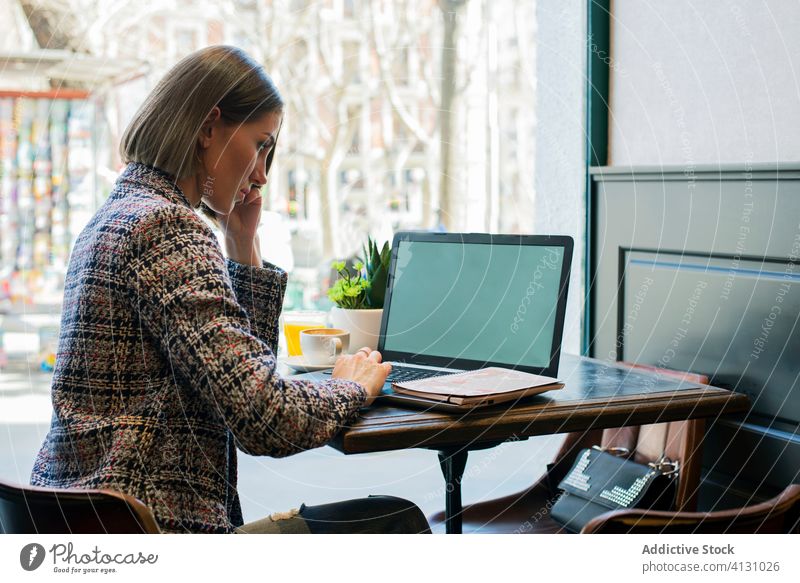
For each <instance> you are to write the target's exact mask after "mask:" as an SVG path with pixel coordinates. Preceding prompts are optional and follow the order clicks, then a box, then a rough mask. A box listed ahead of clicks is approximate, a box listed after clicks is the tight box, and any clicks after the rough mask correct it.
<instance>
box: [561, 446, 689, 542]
mask: <svg viewBox="0 0 800 583" xmlns="http://www.w3.org/2000/svg"><path fill="white" fill-rule="evenodd" d="M610 451H617V452H620V450H619V449H618V448H613V449H612V450H608V451H607V450H603V449H600V448H597V447H595V448H592V449H584V450H582V451H581V452H580V453H579V454H578V458H577V460H576V461H575V464H574V465H573V466H572V469H571V470H570V471H569V473H567V475H566V477H565V478H564V479H563V480H561V482H560V483H559V484H558V487H559V488H560V489H561V490H563V493H562V494H561V496H560V497H559V499H558V501H557V502H556V503H555V504H554V505H553V507H552V509H551V510H550V516H551V517H552V518H553V520H555V521H556V522H558V523H559V524H561V525H563V526H564V527H565V528H566V529H567V530H568V531H570V532H580V530H581V529H582V528H583V527H584V526H585V525H586V524H587V523H588V522H589V521H590V520H591V519H592V518H594V517H595V516H599V515H601V514H603V513H605V512H609V511H610V510H619V509H623V508H648V509H653V510H672V509H673V508H672V507H673V505H674V504H675V494H676V490H677V479H676V478H677V475H678V464H677V462H671V461H669V460H668V459H666V458H663V457H662V458H661V459H660V460H659V461H658V462H655V463H650V464H647V465H644V464H640V463H636V462H633V461H631V460H628V459H625V458H624V457H618V456H617V455H612V454H611V453H610ZM624 451H627V450H624Z"/></svg>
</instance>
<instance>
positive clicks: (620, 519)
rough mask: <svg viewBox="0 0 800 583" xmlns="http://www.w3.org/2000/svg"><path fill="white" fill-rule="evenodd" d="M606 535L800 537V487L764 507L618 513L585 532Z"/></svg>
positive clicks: (600, 519) (604, 516)
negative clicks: (660, 534)
mask: <svg viewBox="0 0 800 583" xmlns="http://www.w3.org/2000/svg"><path fill="white" fill-rule="evenodd" d="M581 532H583V533H604V534H622V533H637V534H655V533H664V534H687V533H696V534H753V533H770V534H800V484H792V485H790V486H788V487H787V488H786V489H785V490H783V492H781V493H780V494H779V495H778V496H776V497H775V498H771V499H770V500H767V501H765V502H761V503H760V504H754V505H752V506H746V507H744V508H734V509H732V510H719V511H716V512H657V511H647V510H636V509H634V510H616V511H614V512H607V513H606V514H602V515H600V516H598V517H597V518H594V519H593V520H591V521H590V522H589V523H588V524H587V525H586V526H585V527H584V528H583V530H582V531H581Z"/></svg>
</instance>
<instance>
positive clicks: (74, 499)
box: [0, 482, 159, 534]
mask: <svg viewBox="0 0 800 583" xmlns="http://www.w3.org/2000/svg"><path fill="white" fill-rule="evenodd" d="M158 532H159V528H158V525H157V524H156V521H155V518H154V517H153V513H152V512H151V511H150V509H149V508H148V507H147V506H145V505H144V504H143V503H142V502H141V501H139V500H137V499H136V498H134V497H132V496H128V495H126V494H122V493H121V492H115V491H113V490H77V489H57V488H39V487H35V486H20V485H16V484H9V483H8V482H0V534H96V533H109V534H116V533H128V534H134V533H158Z"/></svg>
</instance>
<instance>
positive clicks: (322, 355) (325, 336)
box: [300, 328, 350, 364]
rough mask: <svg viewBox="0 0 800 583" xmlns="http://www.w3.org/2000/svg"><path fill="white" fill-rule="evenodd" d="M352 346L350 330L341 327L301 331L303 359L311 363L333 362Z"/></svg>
mask: <svg viewBox="0 0 800 583" xmlns="http://www.w3.org/2000/svg"><path fill="white" fill-rule="evenodd" d="M349 347H350V332H348V331H347V330H342V329H340V328H309V329H308V330H301V331H300V348H302V350H303V360H305V361H307V362H308V363H309V364H333V363H334V362H336V359H337V358H338V357H339V355H341V354H346V353H347V349H348V348H349Z"/></svg>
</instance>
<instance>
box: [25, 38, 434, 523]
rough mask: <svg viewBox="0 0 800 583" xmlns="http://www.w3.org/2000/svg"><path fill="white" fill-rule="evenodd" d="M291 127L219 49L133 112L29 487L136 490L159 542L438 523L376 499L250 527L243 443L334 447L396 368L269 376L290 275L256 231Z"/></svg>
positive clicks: (250, 65) (85, 266) (339, 367)
mask: <svg viewBox="0 0 800 583" xmlns="http://www.w3.org/2000/svg"><path fill="white" fill-rule="evenodd" d="M282 119H283V102H282V100H281V97H280V95H279V94H278V91H277V90H276V89H275V87H274V85H273V83H272V81H271V79H270V78H269V77H268V76H267V75H266V73H265V72H264V71H263V69H262V68H261V67H260V66H259V65H258V64H256V63H255V62H254V61H252V60H251V59H250V58H249V57H248V56H247V55H245V54H244V53H243V52H242V51H240V50H238V49H236V48H233V47H225V46H217V47H210V48H207V49H203V50H201V51H198V52H196V53H194V54H192V55H190V56H188V57H186V58H185V59H183V60H182V61H181V62H180V63H178V64H177V65H176V66H175V67H174V68H173V69H172V70H171V71H169V72H168V73H167V75H166V76H165V77H164V79H162V80H161V82H160V83H159V84H158V85H157V87H156V88H155V89H154V90H153V92H152V93H151V94H150V95H149V96H148V98H147V100H146V101H145V103H144V104H143V105H142V107H141V108H140V110H139V111H138V112H137V114H136V115H135V116H134V118H133V120H132V121H131V123H130V125H129V126H128V128H127V130H126V131H125V134H124V135H123V137H122V143H121V153H122V157H123V159H124V160H125V161H126V162H128V166H127V168H126V169H125V170H124V172H123V173H122V175H121V176H120V177H119V179H118V180H117V183H116V184H115V186H114V189H113V190H112V192H111V194H110V196H109V198H108V200H107V201H106V202H105V203H104V204H103V206H102V207H101V208H100V209H99V210H98V212H97V214H96V215H95V216H94V217H93V218H92V220H91V221H90V222H89V224H88V225H87V227H86V228H85V229H84V231H83V232H82V233H81V234H80V236H79V237H78V239H77V241H76V242H75V247H74V249H73V251H72V255H71V257H70V263H69V269H68V272H67V277H66V281H65V285H64V305H63V316H62V325H61V336H60V338H59V347H58V354H57V361H56V370H55V373H54V376H53V385H52V397H53V407H54V413H53V419H52V425H51V428H50V432H49V433H48V435H47V437H46V438H45V441H44V444H43V445H42V448H41V451H40V452H39V454H38V456H37V459H36V462H35V465H34V468H33V473H32V477H31V483H32V484H34V485H40V486H49V487H62V488H69V487H77V488H111V489H115V490H119V491H122V492H125V493H127V494H130V495H133V496H135V497H137V498H139V499H140V500H142V501H143V502H145V503H146V504H147V505H148V506H149V507H150V508H151V509H152V511H153V513H154V515H155V517H156V521H157V522H158V524H159V526H160V527H161V529H162V530H163V531H166V532H333V531H338V532H362V531H363V532H372V531H395V532H396V531H401V532H420V531H425V530H426V529H427V528H428V525H427V522H426V521H425V518H424V517H423V516H422V514H421V512H420V511H419V509H418V508H417V507H416V506H414V505H413V504H411V503H410V502H407V501H405V500H401V499H399V498H393V497H382V496H379V497H370V498H367V499H363V500H352V501H348V502H343V503H339V504H329V505H325V506H317V507H305V506H302V507H301V510H300V511H299V512H298V511H293V512H289V513H286V514H278V515H273V516H272V517H270V518H267V519H264V520H260V521H257V522H256V523H253V524H249V525H243V524H242V523H243V520H242V514H241V507H240V504H239V497H238V495H237V491H236V449H237V448H239V449H241V450H242V451H244V452H246V453H249V454H251V455H269V456H274V457H279V456H287V455H291V454H293V453H296V452H299V451H303V450H307V449H310V448H314V447H318V446H321V445H323V444H325V443H326V442H327V441H328V440H329V439H330V438H332V437H333V436H334V435H335V434H336V433H337V432H338V431H339V430H340V429H341V428H342V426H344V425H346V424H347V423H348V422H350V421H351V420H352V419H353V418H354V416H355V415H356V414H357V411H358V409H359V408H360V407H362V406H365V405H369V404H370V403H371V402H372V400H374V398H375V397H376V396H377V395H378V393H379V392H380V388H381V386H382V385H383V383H384V381H385V379H386V376H387V374H388V372H389V370H390V366H389V365H388V364H382V363H381V355H380V354H379V353H378V352H377V351H371V350H369V349H368V348H362V349H361V350H359V352H358V353H357V354H355V355H353V356H343V357H341V358H340V359H339V360H338V361H337V363H336V366H335V368H334V370H333V375H332V378H331V380H330V381H327V382H323V383H319V384H314V383H312V382H310V381H300V380H294V381H292V380H288V379H283V378H281V377H280V376H279V375H278V374H277V372H276V360H275V352H276V347H277V339H278V325H277V322H278V315H279V313H280V309H281V303H282V301H283V295H284V291H285V288H286V273H285V272H284V271H282V270H281V269H279V268H278V267H276V266H274V265H271V264H269V263H267V262H265V261H262V260H261V257H260V253H259V241H258V236H257V234H256V229H257V227H258V223H259V218H260V214H261V193H260V190H259V189H260V188H261V187H262V186H264V184H265V183H266V181H267V174H268V172H269V169H270V166H271V164H272V159H273V156H274V154H275V145H276V142H277V138H278V133H279V131H280V127H281V122H282ZM201 207H202V209H203V210H204V212H206V213H207V214H209V216H211V217H213V219H214V220H215V221H216V222H217V224H218V225H219V227H220V228H221V230H222V232H223V233H224V243H225V249H226V252H227V256H228V258H227V260H226V259H224V258H223V254H222V250H221V249H220V246H219V244H218V242H217V239H216V237H215V235H214V233H213V231H212V230H211V229H209V228H208V226H207V225H206V224H205V223H204V222H203V221H202V220H201V219H200V217H199V216H198V215H197V213H196V212H195V210H194V209H198V208H201Z"/></svg>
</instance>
